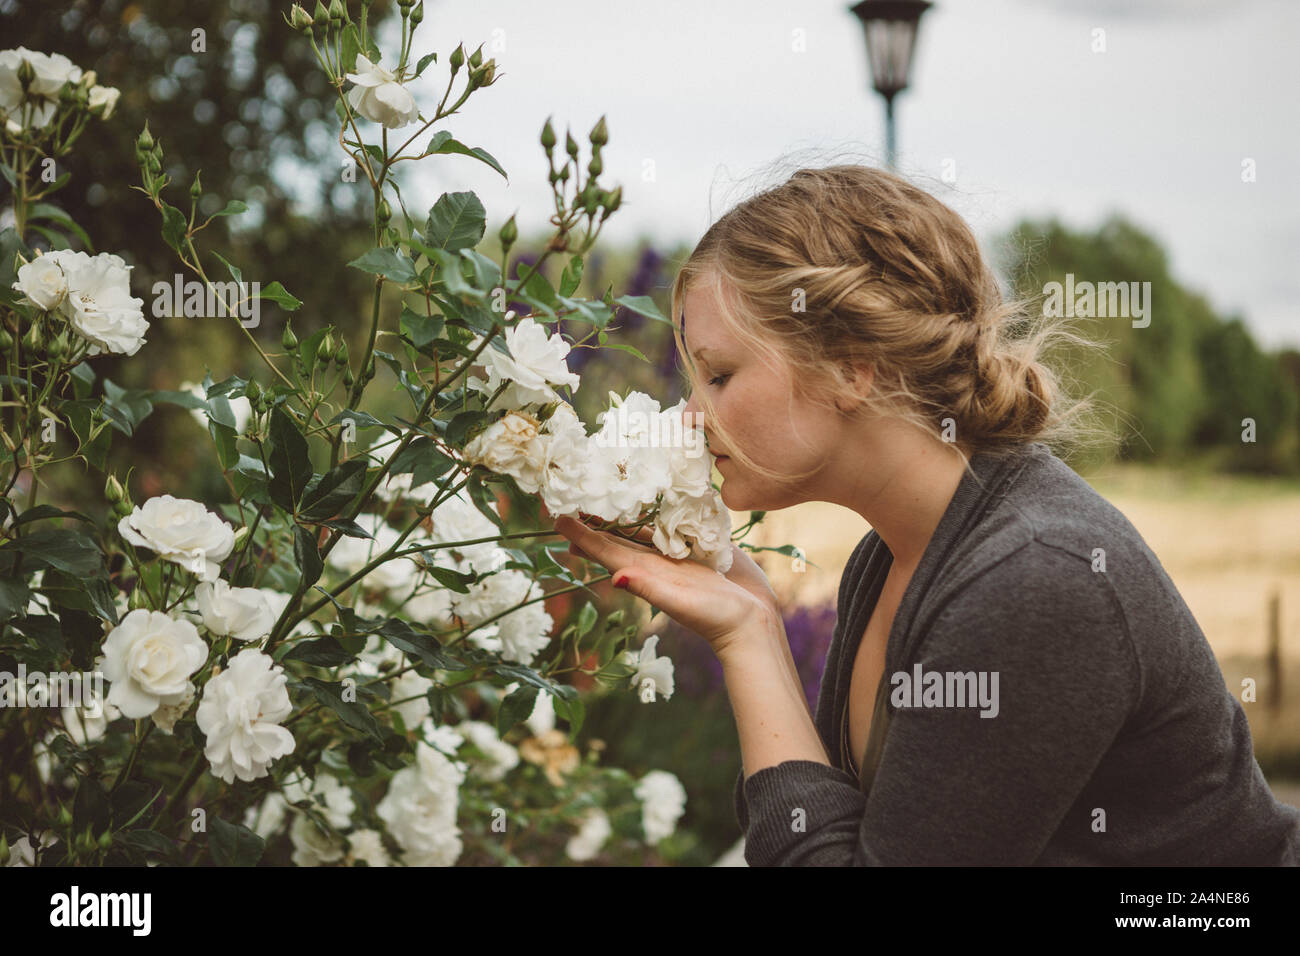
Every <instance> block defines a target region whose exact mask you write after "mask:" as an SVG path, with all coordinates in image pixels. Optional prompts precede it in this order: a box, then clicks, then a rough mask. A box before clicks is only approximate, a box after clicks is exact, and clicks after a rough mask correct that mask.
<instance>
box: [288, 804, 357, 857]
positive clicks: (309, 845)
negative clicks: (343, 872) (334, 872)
mask: <svg viewBox="0 0 1300 956" xmlns="http://www.w3.org/2000/svg"><path fill="white" fill-rule="evenodd" d="M289 839H290V841H291V842H292V843H293V865H294V866H323V865H324V864H326V863H334V862H336V861H338V860H341V859H343V853H344V851H345V847H344V845H343V841H342V840H340V839H338V837H336V836H334V834H332V833H324V832H322V831H321V830H320V828H319V827H317V826H316V822H315V821H314V820H312V818H311V817H309V816H307V815H306V814H305V813H300V814H298V815H297V816H296V817H294V818H293V826H291V827H290V828H289Z"/></svg>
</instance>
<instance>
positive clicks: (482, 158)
mask: <svg viewBox="0 0 1300 956" xmlns="http://www.w3.org/2000/svg"><path fill="white" fill-rule="evenodd" d="M434 153H459V154H460V155H462V156H472V157H474V158H475V159H477V160H478V161H479V162H482V163H487V164H488V165H489V166H491V167H492V168H493V169H495V170H496V171H497V172H499V173H500V174H501V175H502V176H504V177H505V180H506V182H509V181H510V177H509V176H507V175H506V171H505V170H504V169H502V168H501V164H500V163H498V162H497V161H496V159H495V158H494V157H493V156H492V154H491V153H489V152H488V151H487V150H486V149H482V148H481V147H478V146H475V147H473V148H471V147H469V146H466V145H465V144H464V143H461V142H458V141H457V140H455V139H453V138H452V135H451V133H449V132H447V131H446V130H445V129H444V130H439V131H438V132H436V133H434V134H433V139H431V140H429V148H428V149H426V150H425V151H424V155H426V156H431V155H433V154H434Z"/></svg>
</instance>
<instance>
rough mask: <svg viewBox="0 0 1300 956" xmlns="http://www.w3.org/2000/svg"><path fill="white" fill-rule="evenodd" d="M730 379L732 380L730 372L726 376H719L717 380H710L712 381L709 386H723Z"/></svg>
mask: <svg viewBox="0 0 1300 956" xmlns="http://www.w3.org/2000/svg"><path fill="white" fill-rule="evenodd" d="M729 378H731V373H730V372H728V373H727V374H726V375H719V376H717V377H715V378H712V379H710V380H709V384H710V385H721V384H722V383H723V382H725V381H726V380H727V379H729Z"/></svg>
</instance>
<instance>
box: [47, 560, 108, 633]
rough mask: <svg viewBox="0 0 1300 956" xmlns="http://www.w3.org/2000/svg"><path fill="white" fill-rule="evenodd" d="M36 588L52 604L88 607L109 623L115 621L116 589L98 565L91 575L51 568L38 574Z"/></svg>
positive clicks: (77, 607)
mask: <svg viewBox="0 0 1300 956" xmlns="http://www.w3.org/2000/svg"><path fill="white" fill-rule="evenodd" d="M38 590H39V591H40V592H41V593H42V594H44V595H45V596H46V597H47V598H49V600H50V603H51V604H52V605H53V606H55V607H64V608H74V609H76V610H81V611H89V612H90V613H92V614H96V615H98V616H99V617H101V618H103V619H104V620H106V621H108V622H109V623H110V624H113V625H116V624H117V607H116V605H115V604H114V597H115V596H116V594H117V589H116V588H114V587H113V584H112V582H111V581H110V580H109V579H108V577H107V575H105V574H104V573H103V572H102V569H97V570H96V573H94V574H91V575H69V574H65V573H63V572H61V571H59V570H58V569H56V568H51V569H49V570H47V571H46V572H45V573H44V574H43V575H41V586H40V588H39V589H38Z"/></svg>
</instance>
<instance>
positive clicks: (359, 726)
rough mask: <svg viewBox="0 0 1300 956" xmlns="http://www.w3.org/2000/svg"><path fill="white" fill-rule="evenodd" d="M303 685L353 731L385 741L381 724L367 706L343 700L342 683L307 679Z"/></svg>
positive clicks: (312, 678) (354, 701)
mask: <svg viewBox="0 0 1300 956" xmlns="http://www.w3.org/2000/svg"><path fill="white" fill-rule="evenodd" d="M303 685H304V686H305V687H306V688H307V689H308V690H310V691H311V693H312V695H313V696H314V697H315V698H316V699H317V700H318V701H320V702H321V703H322V704H324V705H325V706H326V707H328V708H329V709H330V710H332V711H334V713H336V714H338V715H339V719H340V720H342V721H343V723H345V724H347V725H348V726H349V727H351V728H352V729H353V730H359V731H361V732H362V733H364V734H369V735H370V736H371V737H374V738H375V739H376V740H382V739H383V737H382V735H381V734H380V732H379V722H378V721H376V720H375V715H374V714H372V713H371V712H370V710H369V709H368V708H367V707H366V706H365V704H363V703H361V702H360V701H356V700H353V701H345V700H344V699H343V684H342V683H341V682H340V681H332V682H331V681H323V680H319V679H317V678H315V677H306V678H304V679H303Z"/></svg>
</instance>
